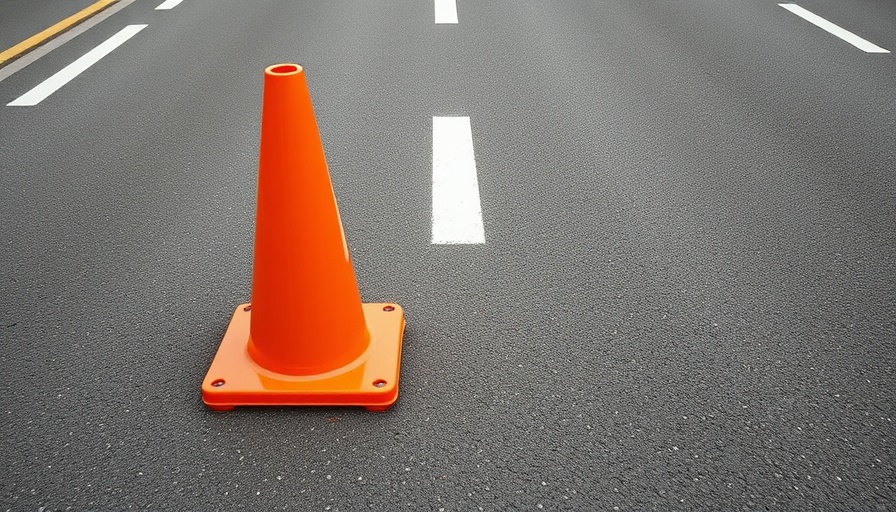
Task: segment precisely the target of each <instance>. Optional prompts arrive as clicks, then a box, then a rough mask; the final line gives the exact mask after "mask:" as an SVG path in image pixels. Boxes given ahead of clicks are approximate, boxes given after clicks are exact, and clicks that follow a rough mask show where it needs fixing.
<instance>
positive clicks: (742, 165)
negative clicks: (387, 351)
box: [0, 0, 896, 511]
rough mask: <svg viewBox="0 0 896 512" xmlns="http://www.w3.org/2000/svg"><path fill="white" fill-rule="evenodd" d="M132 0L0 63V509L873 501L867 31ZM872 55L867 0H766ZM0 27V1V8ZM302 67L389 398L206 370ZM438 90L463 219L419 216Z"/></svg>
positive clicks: (883, 373)
mask: <svg viewBox="0 0 896 512" xmlns="http://www.w3.org/2000/svg"><path fill="white" fill-rule="evenodd" d="M158 3H160V2H158V1H154V2H147V1H143V0H141V1H138V2H136V3H135V4H133V5H132V6H129V7H127V8H126V9H124V10H123V11H121V12H120V13H117V14H115V15H114V16H112V17H111V18H109V19H108V20H106V21H104V22H102V23H101V24H99V25H98V26H96V27H94V28H92V29H90V30H89V31H88V32H86V33H85V34H82V35H80V36H78V37H77V38H75V39H74V40H72V41H70V42H69V43H66V44H65V45H64V46H63V47H61V48H59V49H57V50H55V51H53V52H52V53H50V54H49V55H47V56H45V57H43V58H41V59H40V60H38V61H37V62H36V63H34V64H32V65H30V66H29V67H27V68H25V69H24V70H22V71H20V72H18V73H17V74H15V75H13V76H12V77H10V78H8V79H7V80H5V81H3V82H2V83H0V103H2V105H5V104H6V103H8V102H9V101H11V100H13V99H15V98H17V97H18V96H20V95H21V94H23V93H25V92H26V91H28V90H29V89H31V88H32V87H34V86H35V85H37V84H38V83H40V82H41V81H42V80H44V79H45V78H46V77H48V76H50V75H52V74H53V73H55V72H56V71H58V70H59V69H61V68H62V67H63V66H65V65H67V64H68V63H70V62H72V61H73V60H74V59H76V58H78V57H79V56H81V55H83V54H84V53H85V52H87V51H89V50H90V49H91V48H93V47H95V46H96V45H97V44H99V43H100V42H102V41H103V40H105V39H106V38H108V37H109V36H111V35H112V34H114V33H116V32H117V31H118V30H120V29H121V28H122V27H124V26H125V25H127V24H133V23H141V24H142V23H146V24H148V25H149V26H148V27H147V28H146V29H144V30H143V31H142V32H140V33H139V34H137V35H136V36H134V38H132V39H131V40H130V41H128V42H127V43H125V44H124V45H122V46H121V47H120V48H118V49H117V50H115V51H114V52H112V53H111V54H110V55H108V56H107V57H106V58H104V59H103V60H102V61H100V62H99V63H97V64H96V65H95V66H93V67H92V68H90V69H89V70H88V71H87V72H85V73H84V74H82V75H81V76H80V77H78V78H77V79H75V80H73V81H72V82H70V83H69V84H67V85H66V86H64V87H63V88H62V89H60V90H59V91H58V92H56V93H55V94H54V95H52V96H50V97H49V98H47V99H46V100H44V101H43V102H42V103H40V104H39V105H37V106H35V107H15V108H14V107H6V106H2V107H0V171H2V180H3V186H2V187H0V215H2V219H3V220H4V229H3V230H2V238H0V240H2V244H0V268H2V270H0V279H2V281H0V282H2V286H3V290H4V292H5V302H6V304H5V307H3V308H2V309H0V342H2V351H3V352H2V354H3V357H2V358H0V372H2V374H3V375H4V378H3V379H0V412H2V414H3V415H4V416H5V417H4V421H3V424H2V427H0V433H2V437H0V439H2V445H0V508H3V509H9V510H127V509H144V508H149V509H163V510H234V509H250V510H279V509H289V510H343V511H350V510H361V509H369V510H382V511H394V510H441V509H444V510H464V511H466V510H478V509H482V510H541V509H544V510H838V511H839V510H894V509H896V471H894V457H896V442H894V437H896V427H894V424H893V419H894V416H896V398H894V392H893V390H894V387H896V370H894V368H896V279H894V270H893V269H894V263H896V173H894V168H896V122H894V119H896V101H894V96H893V89H894V85H896V60H894V59H896V57H893V56H892V55H887V54H882V55H872V54H866V53H864V52H862V51H860V50H858V49H856V48H854V47H852V46H850V45H849V44H847V43H845V42H843V41H841V40H840V39H837V38H836V37H834V36H832V35H830V34H827V33H826V32H823V31H821V30H820V29H818V28H817V27H814V26H812V25H811V24H809V23H808V22H806V21H804V20H802V19H800V18H798V17H796V16H794V15H793V14H791V13H789V12H787V11H786V10H784V9H782V8H780V7H779V6H778V5H777V4H776V2H774V1H764V0H763V1H758V0H750V1H745V2H714V1H710V0H675V1H659V2H642V1H633V0H602V1H599V2H598V1H593V0H588V1H586V0H564V1H562V2H538V1H534V0H525V1H510V0H495V1H490V2H472V1H468V0H458V15H459V19H460V23H459V24H458V25H436V24H434V23H433V10H432V9H433V8H432V5H431V3H427V2H398V1H383V2H377V3H373V2H360V1H357V0H344V1H333V2H307V3H306V2H302V3H298V2H292V1H287V0H270V1H267V2H242V1H212V0H185V1H184V3H182V4H181V5H180V6H178V7H177V8H175V9H174V10H172V11H165V12H163V11H154V10H153V8H154V7H155V6H156V5H157V4H158ZM798 3H800V5H803V6H804V7H806V8H808V9H810V10H812V11H813V12H816V14H819V15H821V16H825V17H827V18H828V19H830V20H831V21H834V22H835V23H838V24H840V25H841V26H844V27H846V28H849V29H850V30H853V31H854V32H856V33H858V34H859V35H862V36H863V37H866V38H867V39H869V40H871V41H872V42H874V43H876V44H878V45H881V46H883V47H885V48H887V49H890V50H891V51H893V50H896V32H894V31H893V30H892V27H893V26H894V20H896V5H894V4H892V3H888V2H883V1H871V0H863V1H861V2H851V3H850V7H849V8H848V9H847V8H845V7H843V6H841V5H838V4H837V2H834V1H833V0H812V1H811V2H806V3H802V2H798ZM4 23H5V22H4ZM284 61H294V62H297V63H300V64H302V65H303V66H305V68H306V73H307V76H308V80H309V87H310V89H311V93H312V98H313V100H314V105H315V110H316V113H317V118H318V123H319V125H320V128H321V136H322V140H323V144H324V147H325V149H326V152H327V157H328V162H329V166H330V172H331V176H332V179H333V184H334V188H335V190H336V194H337V197H338V200H339V205H340V211H341V216H342V220H343V223H344V225H345V231H346V236H347V238H348V243H349V247H350V248H351V250H352V256H353V260H354V263H355V269H356V273H357V275H358V280H359V286H360V288H361V293H362V296H363V298H364V300H366V301H369V302H385V301H394V302H397V303H399V304H401V305H402V306H403V307H404V308H405V312H406V315H407V320H408V328H407V332H406V335H405V345H404V355H403V361H402V370H401V384H400V389H401V396H400V398H399V400H398V402H397V403H396V405H395V406H394V407H393V408H392V409H390V410H389V411H388V412H386V413H380V414H375V413H369V412H366V411H364V410H363V409H353V408H347V409H340V408H238V409H237V410H235V411H232V412H227V413H214V412H212V411H210V410H208V409H207V408H206V407H205V406H204V405H203V404H202V402H201V397H200V382H201V380H202V378H203V376H204V375H205V372H206V370H207V368H208V365H209V363H210V362H211V359H212V357H213V355H214V352H215V350H216V349H217V346H218V344H219V342H220V340H221V337H222V335H223V333H224V329H225V328H226V325H227V322H228V320H229V317H230V314H231V313H232V311H233V308H234V307H235V306H236V305H237V304H239V303H241V302H246V301H247V300H248V299H249V289H250V280H251V265H252V261H251V257H252V256H251V254H252V233H253V225H254V193H255V172H256V166H257V150H258V130H259V112H260V101H261V77H262V70H263V69H264V67H265V66H267V65H270V64H274V63H278V62H284ZM440 115H463V116H469V117H470V120H471V125H472V130H473V141H474V145H475V150H476V163H477V169H478V175H479V182H480V191H481V201H482V208H483V216H484V223H485V232H486V240H487V242H486V244H484V245H478V246H442V245H431V244H430V243H429V240H430V232H429V229H430V226H429V222H430V217H429V215H430V193H431V190H430V179H431V144H432V140H431V138H432V135H431V123H432V121H431V118H432V116H440Z"/></svg>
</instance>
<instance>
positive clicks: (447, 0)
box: [435, 0, 457, 23]
mask: <svg viewBox="0 0 896 512" xmlns="http://www.w3.org/2000/svg"><path fill="white" fill-rule="evenodd" d="M435 9H436V23H457V4H456V3H455V0H435Z"/></svg>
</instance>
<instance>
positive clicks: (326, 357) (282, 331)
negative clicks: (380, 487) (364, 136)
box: [202, 64, 405, 411]
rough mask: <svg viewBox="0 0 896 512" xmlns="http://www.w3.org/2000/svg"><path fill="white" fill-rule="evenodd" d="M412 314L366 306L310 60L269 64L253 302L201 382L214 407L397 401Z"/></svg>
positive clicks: (236, 319)
mask: <svg viewBox="0 0 896 512" xmlns="http://www.w3.org/2000/svg"><path fill="white" fill-rule="evenodd" d="M404 325H405V322H404V314H403V312H402V309H401V307H400V306H398V305H396V304H362V303H361V295H360V293H359V292H358V284H357V281H356V280H355V272H354V269H353V268H352V262H351V258H350V257H349V253H348V246H347V245H346V243H345V235H344V233H343V231H342V222H341V221H340V219H339V211H338V209H337V206H336V198H335V196H334V194H333V187H332V185H331V184H330V175H329V172H328V171H327V162H326V159H325V157H324V151H323V147H322V146H321V143H320V136H319V134H318V130H317V123H316V122H315V120H314V111H313V109H312V106H311V97H310V96H309V93H308V87H307V85H306V84H305V75H304V72H303V70H302V68H301V66H297V65H295V64H279V65H276V66H271V67H269V68H267V69H265V72H264V98H263V102H262V112H261V150H260V158H259V166H258V206H257V210H256V219H255V261H254V266H253V274H252V303H251V305H250V304H242V305H240V306H239V307H238V308H237V309H236V312H235V313H234V314H233V318H232V319H231V321H230V325H229V327H228V328H227V332H226V333H225V334H224V339H223V341H221V346H220V347H219V348H218V353H217V355H215V359H214V361H212V365H211V368H209V371H208V374H206V376H205V380H204V381H203V383H202V400H203V401H204V402H205V403H206V405H208V406H209V407H211V408H212V409H215V410H230V409H233V408H234V407H235V406H237V405H360V406H364V407H366V408H367V409H369V410H376V411H382V410H385V409H387V408H389V407H390V406H391V405H392V404H393V403H395V400H396V399H397V398H398V373H399V365H400V363H401V341H402V336H403V334H404Z"/></svg>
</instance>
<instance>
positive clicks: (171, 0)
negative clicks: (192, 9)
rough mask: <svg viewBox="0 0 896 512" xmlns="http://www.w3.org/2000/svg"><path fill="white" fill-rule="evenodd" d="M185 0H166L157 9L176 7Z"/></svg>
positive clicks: (164, 9)
mask: <svg viewBox="0 0 896 512" xmlns="http://www.w3.org/2000/svg"><path fill="white" fill-rule="evenodd" d="M183 1H184V0H165V1H164V2H162V3H161V4H160V5H159V6H158V7H156V10H157V11H167V10H168V9H174V8H175V7H177V6H178V5H179V4H180V3H181V2H183Z"/></svg>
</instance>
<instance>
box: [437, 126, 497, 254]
mask: <svg viewBox="0 0 896 512" xmlns="http://www.w3.org/2000/svg"><path fill="white" fill-rule="evenodd" d="M432 243H434V244H482V243H485V230H484V229H483V226H482V207H481V206H480V203H479V180H478V178H477V176H476V157H475V155H474V153H473V131H472V129H471V128H470V118H469V117H433V118H432Z"/></svg>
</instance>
